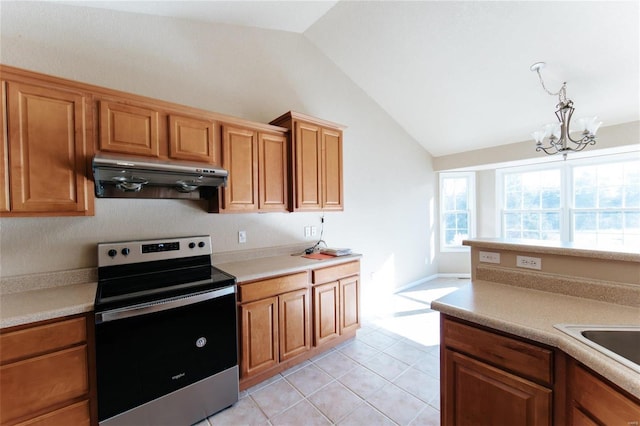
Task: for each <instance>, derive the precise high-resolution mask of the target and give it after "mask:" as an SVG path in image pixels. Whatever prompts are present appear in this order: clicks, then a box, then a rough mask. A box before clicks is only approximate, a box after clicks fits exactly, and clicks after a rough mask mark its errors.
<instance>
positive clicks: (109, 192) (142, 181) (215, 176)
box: [92, 154, 229, 199]
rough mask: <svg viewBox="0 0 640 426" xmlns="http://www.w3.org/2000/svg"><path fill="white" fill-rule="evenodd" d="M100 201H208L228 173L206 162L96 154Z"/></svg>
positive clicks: (97, 184) (96, 182)
mask: <svg viewBox="0 0 640 426" xmlns="http://www.w3.org/2000/svg"><path fill="white" fill-rule="evenodd" d="M92 169H93V177H94V181H95V187H96V196H97V197H101V198H186V199H200V198H210V197H211V196H212V194H213V193H214V192H215V188H217V187H219V186H222V185H225V184H226V182H227V177H228V175H229V172H228V171H227V170H225V169H222V168H220V167H216V166H212V165H210V164H206V163H196V162H190V161H162V160H155V159H149V158H140V157H128V156H120V155H110V154H98V155H96V156H95V157H94V158H93V162H92Z"/></svg>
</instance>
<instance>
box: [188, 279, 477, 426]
mask: <svg viewBox="0 0 640 426" xmlns="http://www.w3.org/2000/svg"><path fill="white" fill-rule="evenodd" d="M468 282H469V280H461V279H457V278H439V279H437V280H432V281H429V282H428V283H425V284H422V285H420V286H416V287H413V288H411V289H409V290H406V291H403V292H400V293H397V294H394V295H392V296H389V295H387V296H386V297H385V298H383V299H382V300H380V301H379V302H377V301H375V299H374V298H369V299H364V301H363V317H364V320H363V325H362V328H361V329H360V330H358V332H357V336H356V338H355V339H352V340H350V341H348V342H345V343H343V344H342V345H340V346H337V347H335V348H333V349H330V350H328V351H326V352H324V353H322V354H320V355H319V356H317V357H314V358H312V359H310V360H308V361H305V362H304V363H302V364H299V365H297V366H295V367H293V368H291V369H290V370H287V371H284V372H283V373H281V374H278V375H277V376H274V377H272V378H270V379H268V380H266V381H264V382H262V383H260V384H258V385H256V386H254V387H252V388H250V389H248V390H246V391H243V392H241V394H240V400H239V401H238V402H237V403H236V404H235V405H234V406H232V407H230V408H228V409H226V410H224V411H221V412H219V413H217V414H215V415H214V416H211V417H209V418H208V419H206V420H203V421H202V422H200V423H198V424H197V425H196V426H215V425H233V426H236V425H274V426H277V425H304V426H307V425H331V424H336V425H367V426H369V425H439V424H440V411H439V410H440V381H439V377H440V376H439V374H440V366H439V362H440V361H439V350H440V347H439V330H440V329H439V314H438V313H437V312H435V311H432V310H431V309H430V302H431V300H433V299H437V298H438V297H441V296H443V295H445V294H447V293H449V292H451V291H454V290H456V289H457V288H458V287H460V286H462V285H464V284H467V283H468Z"/></svg>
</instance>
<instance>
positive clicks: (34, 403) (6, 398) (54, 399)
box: [0, 345, 89, 424]
mask: <svg viewBox="0 0 640 426" xmlns="http://www.w3.org/2000/svg"><path fill="white" fill-rule="evenodd" d="M0 387H1V388H2V393H0V423H2V424H6V423H12V422H14V421H16V420H18V419H20V418H21V417H22V418H24V417H25V416H27V415H30V414H32V413H37V412H42V411H45V410H47V409H50V408H54V407H59V406H60V404H62V403H64V402H66V401H69V400H72V399H75V398H78V397H82V396H85V395H87V394H88V393H89V381H88V378H87V346H86V345H81V346H77V347H73V348H70V349H65V350H62V351H59V352H54V353H51V354H46V355H42V356H39V357H35V358H30V359H27V360H25V361H19V362H15V363H11V364H6V365H3V366H2V367H0Z"/></svg>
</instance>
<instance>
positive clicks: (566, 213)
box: [496, 152, 639, 244]
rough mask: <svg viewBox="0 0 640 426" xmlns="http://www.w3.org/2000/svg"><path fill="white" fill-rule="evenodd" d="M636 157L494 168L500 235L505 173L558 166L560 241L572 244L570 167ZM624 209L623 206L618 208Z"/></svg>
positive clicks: (541, 169) (624, 160)
mask: <svg viewBox="0 0 640 426" xmlns="http://www.w3.org/2000/svg"><path fill="white" fill-rule="evenodd" d="M638 158H639V156H638V153H637V152H633V153H625V154H615V155H608V156H600V157H591V158H583V159H575V160H569V161H563V162H552V163H545V164H535V165H528V166H518V167H507V168H501V169H496V206H497V209H496V210H497V213H498V215H497V224H496V225H497V229H498V230H499V233H500V236H501V237H502V238H505V232H506V231H505V229H504V212H505V208H504V201H505V199H504V197H505V194H504V179H505V175H507V174H510V173H513V172H518V173H526V172H534V171H543V170H549V169H559V170H560V176H561V185H560V186H561V189H560V191H561V194H560V211H561V213H560V242H562V243H565V244H571V243H572V242H573V241H574V236H573V228H574V226H573V213H574V212H575V208H574V206H573V194H572V190H573V170H574V168H575V167H583V166H597V165H599V164H610V163H617V162H626V161H634V160H636V161H637V160H638ZM620 210H625V209H622V208H621V209H620Z"/></svg>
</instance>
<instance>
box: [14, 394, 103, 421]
mask: <svg viewBox="0 0 640 426" xmlns="http://www.w3.org/2000/svg"><path fill="white" fill-rule="evenodd" d="M90 422H91V416H90V414H89V401H88V400H85V401H80V402H77V403H75V404H71V405H69V406H67V407H63V408H60V409H59V410H55V411H52V412H50V413H47V414H43V415H42V416H38V417H36V418H34V419H30V420H27V421H26V422H22V423H18V424H17V425H16V426H56V425H74V426H89V424H90Z"/></svg>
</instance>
